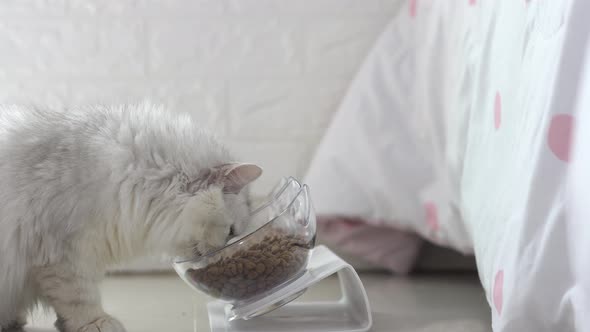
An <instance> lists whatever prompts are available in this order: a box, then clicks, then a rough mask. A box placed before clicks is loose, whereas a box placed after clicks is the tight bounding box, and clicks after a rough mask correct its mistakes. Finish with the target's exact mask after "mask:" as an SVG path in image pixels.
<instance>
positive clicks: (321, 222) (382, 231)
mask: <svg viewBox="0 0 590 332" xmlns="http://www.w3.org/2000/svg"><path fill="white" fill-rule="evenodd" d="M318 237H319V238H320V239H321V241H322V242H323V243H325V244H326V245H328V246H329V247H334V248H337V249H338V250H340V251H342V252H343V253H346V254H350V255H353V256H356V257H360V258H362V259H364V260H366V261H367V262H369V263H372V264H375V265H377V266H381V267H383V268H386V269H388V270H390V271H392V272H395V273H399V274H406V273H408V272H409V271H410V270H411V269H412V267H413V265H414V263H415V261H416V258H417V256H418V253H419V251H420V247H421V245H422V240H421V239H420V238H419V237H418V236H417V235H415V234H413V233H408V232H402V231H398V230H396V229H393V228H391V227H390V226H381V225H379V223H374V222H366V221H364V220H363V219H360V218H349V217H325V216H324V217H323V216H320V217H318Z"/></svg>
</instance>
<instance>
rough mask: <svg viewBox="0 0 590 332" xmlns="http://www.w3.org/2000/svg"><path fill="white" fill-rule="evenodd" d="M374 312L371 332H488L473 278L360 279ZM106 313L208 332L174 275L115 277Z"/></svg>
mask: <svg viewBox="0 0 590 332" xmlns="http://www.w3.org/2000/svg"><path fill="white" fill-rule="evenodd" d="M361 278H362V280H363V282H364V284H365V287H366V289H367V292H368V294H369V298H370V301H371V304H372V309H373V319H374V328H373V331H376V332H380V331H387V332H393V331H396V332H397V331H400V332H418V331H419V332H431V331H437V332H444V331H453V332H488V331H491V329H490V327H489V326H490V318H489V307H488V305H487V303H486V300H485V297H484V295H483V291H482V289H481V287H480V286H479V284H478V281H477V277H476V276H475V275H448V274H447V275H424V276H414V277H411V278H400V277H393V276H390V275H386V274H361ZM338 295H339V284H338V281H337V279H335V278H330V279H327V280H325V281H323V282H322V283H320V284H319V285H318V286H316V287H315V288H312V289H310V290H308V292H307V294H306V295H304V296H303V297H302V298H301V300H306V299H308V300H313V299H334V298H337V297H338ZM103 296H104V303H105V307H106V310H107V311H108V312H110V313H111V314H113V315H114V316H116V317H118V318H119V319H120V320H121V321H122V322H123V323H124V324H125V325H126V327H127V329H128V330H129V332H164V331H165V332H168V331H170V332H172V331H175V332H206V331H209V327H208V324H209V323H208V319H207V312H206V308H205V304H206V302H207V300H208V298H207V297H205V296H204V295H201V294H198V293H195V292H193V291H192V290H191V289H189V288H188V286H186V285H185V284H184V283H183V282H182V281H181V280H180V279H179V278H178V277H176V276H175V275H150V276H111V277H109V278H107V280H106V281H105V283H104V285H103ZM53 320H54V318H53V315H52V314H51V313H36V314H35V315H34V317H33V318H32V319H31V325H30V326H29V327H28V328H27V331H30V332H54V331H55V330H54V329H53Z"/></svg>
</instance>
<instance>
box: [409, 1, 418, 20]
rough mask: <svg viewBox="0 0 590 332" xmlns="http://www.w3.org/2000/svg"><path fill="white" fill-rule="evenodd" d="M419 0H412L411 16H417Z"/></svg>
mask: <svg viewBox="0 0 590 332" xmlns="http://www.w3.org/2000/svg"><path fill="white" fill-rule="evenodd" d="M417 7H418V0H410V16H412V17H416V11H417Z"/></svg>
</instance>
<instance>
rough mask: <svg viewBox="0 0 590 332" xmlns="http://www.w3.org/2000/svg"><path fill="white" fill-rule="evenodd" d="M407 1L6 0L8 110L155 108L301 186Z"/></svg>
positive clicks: (271, 175) (1, 65)
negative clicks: (333, 119)
mask: <svg viewBox="0 0 590 332" xmlns="http://www.w3.org/2000/svg"><path fill="white" fill-rule="evenodd" d="M402 2H404V1H403V0H2V1H0V102H24V103H37V104H48V105H52V106H56V107H67V106H73V105H80V104H87V103H97V102H98V103H118V102H127V101H128V102H133V101H138V100H141V99H143V98H149V99H151V100H153V101H155V102H161V103H164V104H165V105H167V106H169V107H170V109H171V110H173V111H175V112H186V113H189V114H191V115H192V116H194V117H195V118H196V119H198V120H199V121H200V122H201V123H202V124H203V126H206V127H209V128H212V129H214V130H215V131H216V132H217V133H219V135H220V136H221V137H222V138H224V139H226V140H227V142H228V143H229V144H230V146H231V147H232V148H233V149H234V150H235V151H236V153H237V154H238V155H240V156H242V157H243V158H244V159H248V160H251V161H254V162H259V163H261V164H262V165H263V166H264V168H265V170H266V173H265V175H264V177H263V178H262V179H261V181H260V183H259V184H258V186H257V187H256V190H255V192H256V193H262V192H264V191H266V190H267V189H268V187H269V186H270V185H271V184H273V183H274V182H275V181H276V180H277V179H278V178H279V177H281V176H284V175H295V176H298V177H301V176H303V174H304V172H305V169H306V167H307V164H308V162H309V159H310V158H311V155H312V153H313V151H314V148H315V145H316V144H317V142H318V140H319V139H320V137H321V135H322V132H323V130H324V128H325V127H326V125H327V124H328V123H329V119H330V116H331V113H332V112H333V111H334V110H335V109H336V107H337V105H338V103H339V101H340V99H341V98H342V96H343V94H344V92H345V90H346V87H347V85H348V83H349V80H350V78H351V77H352V75H353V74H354V73H355V71H356V70H357V67H358V65H359V63H360V61H361V60H362V58H363V56H364V55H365V54H366V52H367V51H368V50H369V47H370V45H371V44H372V43H373V41H374V40H375V38H376V37H377V35H378V33H379V32H380V31H381V30H382V29H383V27H384V25H385V24H386V22H387V21H388V20H389V19H390V18H391V17H392V16H393V14H394V13H395V11H396V10H398V9H399V7H400V4H401V3H402Z"/></svg>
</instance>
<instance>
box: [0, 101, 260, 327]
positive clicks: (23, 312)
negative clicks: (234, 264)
mask: <svg viewBox="0 0 590 332" xmlns="http://www.w3.org/2000/svg"><path fill="white" fill-rule="evenodd" d="M261 172H262V170H261V169H260V167H258V166H256V165H251V164H241V163H234V162H233V159H232V158H231V156H230V154H229V153H228V152H227V150H226V149H225V148H224V147H223V146H222V145H221V144H220V143H218V142H217V141H216V140H214V139H213V138H212V137H211V136H209V135H207V134H206V133H204V132H203V131H202V130H200V129H199V128H198V127H197V126H196V125H195V124H194V123H193V122H192V121H191V119H190V118H189V117H187V116H186V117H180V116H173V115H171V114H170V113H168V112H165V111H163V110H161V109H159V108H157V107H153V106H150V105H148V104H143V105H135V106H120V107H112V108H109V107H94V108H88V109H80V110H68V111H49V110H39V109H33V108H26V107H18V106H4V107H0V184H1V187H0V188H2V190H1V191H0V327H1V330H2V331H3V332H6V331H11V332H12V331H20V330H21V329H22V326H23V325H24V324H25V322H26V321H25V319H26V316H27V313H28V312H29V311H30V310H31V309H32V308H33V307H34V306H35V305H36V304H37V303H42V304H46V305H49V306H51V307H53V308H54V309H55V311H56V313H57V317H58V319H57V321H56V326H57V327H58V328H59V329H60V330H62V331H65V332H122V331H125V329H124V327H123V326H122V325H121V323H120V322H119V321H117V320H116V319H115V318H113V317H111V316H109V315H108V314H106V313H105V312H104V311H103V309H102V306H101V298H100V294H99V291H98V288H97V285H98V283H99V282H100V280H101V279H102V278H103V276H104V273H105V270H106V269H107V267H109V266H111V265H113V264H117V263H119V262H121V261H125V260H128V259H131V258H135V257H138V256H142V255H148V254H152V253H165V254H169V255H170V256H171V257H173V256H177V255H187V254H190V253H192V252H205V251H207V250H210V249H213V248H217V247H219V246H222V245H224V244H225V243H226V242H227V240H228V238H229V237H230V235H232V232H233V233H236V234H238V233H240V232H241V231H242V230H243V229H244V228H245V226H246V225H245V223H246V222H247V219H248V215H249V203H248V197H247V190H246V189H245V187H246V186H247V185H248V184H249V183H250V182H252V181H254V180H255V179H256V178H258V177H259V176H260V174H261Z"/></svg>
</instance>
